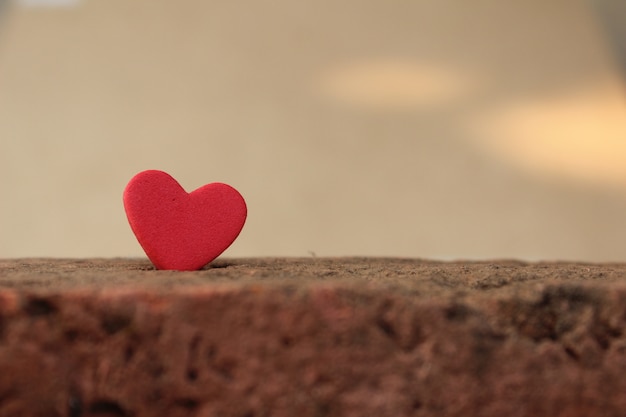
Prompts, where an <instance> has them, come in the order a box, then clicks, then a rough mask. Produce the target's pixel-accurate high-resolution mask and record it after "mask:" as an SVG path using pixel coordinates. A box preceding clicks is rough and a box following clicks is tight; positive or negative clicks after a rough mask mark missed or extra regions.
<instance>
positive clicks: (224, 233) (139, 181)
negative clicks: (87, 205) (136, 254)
mask: <svg viewBox="0 0 626 417" xmlns="http://www.w3.org/2000/svg"><path fill="white" fill-rule="evenodd" d="M124 209H125V210H126V216H127V217H128V222H129V223H130V227H131V229H132V230H133V233H135V236H136V237H137V240H138V241H139V244H140V245H141V247H142V248H143V250H144V251H145V252H146V255H148V258H149V259H150V261H152V263H153V264H154V266H155V267H156V268H157V269H174V270H179V271H194V270H198V269H201V268H202V267H203V266H205V265H207V264H208V263H210V262H211V261H212V260H214V259H215V258H217V257H218V256H219V255H220V254H221V253H222V252H224V251H225V250H226V248H228V247H229V246H230V245H231V244H232V243H233V242H234V241H235V239H236V238H237V236H238V235H239V232H241V229H242V228H243V225H244V223H245V221H246V216H247V208H246V202H245V201H244V199H243V197H242V196H241V194H239V192H237V190H235V189H234V188H233V187H231V186H229V185H226V184H222V183H219V182H216V183H211V184H207V185H204V186H202V187H200V188H198V189H197V190H195V191H192V192H191V193H187V192H186V191H185V190H184V189H183V188H182V187H181V186H180V184H179V183H178V182H177V181H176V180H175V179H174V178H172V177H171V176H170V175H169V174H167V173H165V172H163V171H157V170H148V171H143V172H140V173H139V174H137V175H135V176H134V177H133V178H132V179H131V180H130V182H129V183H128V185H127V186H126V189H125V190H124Z"/></svg>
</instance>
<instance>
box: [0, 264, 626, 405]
mask: <svg viewBox="0 0 626 417" xmlns="http://www.w3.org/2000/svg"><path fill="white" fill-rule="evenodd" d="M625 330H626V265H622V264H611V265H609V264H572V263H531V264H527V263H521V262H514V261H497V262H454V263H442V262H431V261H423V260H411V259H378V258H334V259H333V258H308V259H275V258H260V259H228V260H218V261H216V262H215V263H214V264H213V266H212V267H209V268H207V269H205V270H203V271H197V272H170V271H155V270H154V269H153V268H152V267H151V265H150V264H149V263H148V262H147V261H143V260H134V259H130V260H129V259H9V260H0V416H46V417H54V416H68V417H86V416H100V417H104V416H116V417H121V416H136V417H141V416H155V417H157V416H158V417H163V416H168V417H176V416H197V417H218V416H238V417H265V416H267V417H282V416H285V417H296V416H301V417H335V416H351V417H352V416H354V417H357V416H358V417H363V416H375V417H384V416H391V417H401V416H415V417H421V416H464V417H465V416H494V417H496V416H497V417H501V416H537V417H542V416H545V417H548V416H549V417H556V416H563V417H565V416H567V417H575V416H580V417H590V416H598V417H599V416H602V417H610V416H615V417H618V416H619V417H623V416H624V415H626V332H625Z"/></svg>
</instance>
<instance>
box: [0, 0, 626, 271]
mask: <svg viewBox="0 0 626 417" xmlns="http://www.w3.org/2000/svg"><path fill="white" fill-rule="evenodd" d="M622 1H623V0H604V1H599V0H596V1H594V0H588V1H584V0H547V1H546V0H524V1H521V0H518V1H507V2H503V1H498V0H479V1H472V2H467V1H466V2H462V1H454V0H439V1H430V0H412V1H408V0H385V1H375V0H345V1H335V0H316V1H303V2H294V1H288V0H259V1H252V2H250V1H241V0H211V1H201V0H178V1H164V0H135V1H127V0H84V1H78V0H21V1H13V2H8V3H7V2H6V1H5V6H6V7H3V8H2V9H0V15H1V16H0V178H1V180H0V257H27V256H54V257H83V256H102V257H109V256H142V255H143V252H142V251H141V248H140V247H139V245H138V244H137V242H136V240H135V238H134V236H133V235H132V233H131V231H130V228H129V227H128V223H127V221H126V217H125V214H124V211H123V207H122V201H121V195H122V191H123V189H124V187H125V185H126V183H127V182H128V180H130V178H131V177H132V176H133V175H134V174H136V173H137V172H139V171H141V170H144V169H161V170H164V171H167V172H169V173H170V174H171V175H173V176H174V177H175V178H176V179H178V180H179V182H180V183H181V184H182V185H183V186H184V187H185V188H186V189H187V190H188V191H191V190H193V189H195V188H197V187H199V186H201V185H203V184H204V183H208V182H213V181H220V182H227V183H229V184H231V185H233V186H234V187H235V188H237V189H238V190H239V191H240V192H241V193H242V194H243V195H244V197H245V198H246V200H247V203H248V207H249V217H248V221H247V224H246V226H245V227H244V230H243V232H242V234H241V235H240V237H239V239H238V240H237V241H236V242H235V243H234V244H233V246H232V247H231V248H230V249H229V250H228V251H227V252H226V253H225V256H273V255H286V256H310V255H313V254H315V255H317V256H336V255H381V256H406V257H425V258H437V259H452V258H465V259H476V258H501V257H507V258H520V259H527V260H537V259H563V260H582V261H626V88H625V84H624V78H623V75H624V74H623V73H622V72H621V71H622V69H620V68H621V67H620V63H621V62H624V61H620V59H623V56H622V57H620V53H619V50H620V47H623V46H624V44H623V43H620V41H619V36H616V34H617V35H619V31H620V29H619V25H620V24H621V25H622V26H624V23H623V22H626V20H625V19H621V18H620V16H619V13H620V10H619V8H620V5H619V3H621V2H622ZM594 5H595V6H597V7H594ZM607 6H608V8H607ZM610 7H615V9H614V10H611V9H610ZM607 11H608V12H607ZM621 13H623V7H622V8H621ZM621 17H622V18H626V16H624V15H622V16H621ZM611 19H613V21H617V22H618V25H617V26H616V25H615V24H613V25H612V26H611V25H610V24H609V25H608V26H607V22H609V21H610V20H611ZM620 19H621V20H620ZM619 22H622V23H619ZM625 27H626V26H625ZM622 33H623V30H622Z"/></svg>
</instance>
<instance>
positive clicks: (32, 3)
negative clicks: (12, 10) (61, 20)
mask: <svg viewBox="0 0 626 417" xmlns="http://www.w3.org/2000/svg"><path fill="white" fill-rule="evenodd" d="M80 1H81V0H15V3H17V5H18V6H22V7H40V8H54V7H74V6H77V5H78V4H79V3H80Z"/></svg>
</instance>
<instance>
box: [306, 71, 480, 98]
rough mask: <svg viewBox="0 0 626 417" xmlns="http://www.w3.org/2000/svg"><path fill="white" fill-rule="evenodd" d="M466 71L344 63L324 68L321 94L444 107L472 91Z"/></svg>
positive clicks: (320, 87) (333, 96)
mask: <svg viewBox="0 0 626 417" xmlns="http://www.w3.org/2000/svg"><path fill="white" fill-rule="evenodd" d="M469 79H470V78H469V77H468V76H467V75H466V74H459V73H456V72H453V71H450V70H449V69H446V68H439V67H435V66H431V65H423V64H419V63H414V62H405V61H401V60H397V61H394V60H372V61H365V62H359V63H351V64H344V65H338V66H335V67H332V68H330V69H328V70H326V71H324V72H323V73H322V74H321V76H320V78H319V80H318V83H317V84H316V86H317V88H318V93H320V94H321V95H323V96H324V97H326V98H330V99H331V100H333V101H337V102H340V103H343V104H347V105H352V106H358V107H366V108H374V109H385V108H391V109H397V108H406V107H415V106H433V107H436V106H441V105H445V104H448V103H450V102H453V101H455V100H460V99H461V98H463V97H465V96H467V94H468V93H469V92H470V91H471V90H472V88H471V86H472V83H471V82H470V81H469Z"/></svg>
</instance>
